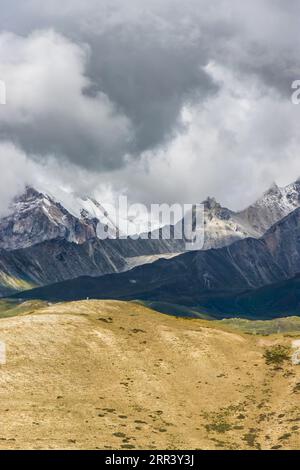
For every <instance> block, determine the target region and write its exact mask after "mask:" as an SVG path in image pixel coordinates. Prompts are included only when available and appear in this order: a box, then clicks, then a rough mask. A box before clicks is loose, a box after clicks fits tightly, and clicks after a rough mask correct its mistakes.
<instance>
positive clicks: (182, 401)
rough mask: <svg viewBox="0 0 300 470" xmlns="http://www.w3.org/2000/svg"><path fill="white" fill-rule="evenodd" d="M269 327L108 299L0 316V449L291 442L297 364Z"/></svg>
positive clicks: (297, 402)
mask: <svg viewBox="0 0 300 470" xmlns="http://www.w3.org/2000/svg"><path fill="white" fill-rule="evenodd" d="M299 338H300V333H298V334H297V333H293V334H290V335H289V334H285V335H283V334H277V335H269V336H260V335H250V334H246V333H242V332H239V331H235V330H231V329H229V327H228V326H221V325H220V323H215V322H208V321H203V320H187V319H182V318H175V317H169V316H167V315H163V314H159V313H156V312H153V311H151V310H149V309H147V308H145V307H143V306H141V305H137V304H134V303H126V302H116V301H83V302H74V303H66V304H64V303H61V304H56V305H50V306H47V305H45V304H36V303H34V304H28V305H27V310H26V309H25V310H24V311H22V313H21V315H19V316H16V317H10V318H2V319H1V320H0V341H1V342H4V343H5V344H6V363H5V364H2V365H1V366H0V412H1V421H0V448H1V449H20V448H22V449H23V448H25V449H97V448H100V449H110V448H112V449H155V448H158V449H260V448H261V449H271V448H278V449H300V366H299V365H293V364H292V361H291V360H289V359H288V360H284V361H283V362H282V365H280V366H276V365H274V364H272V363H269V364H268V363H267V362H266V359H265V357H264V354H265V352H266V351H268V350H269V349H270V348H271V347H272V345H274V344H281V345H284V346H287V347H290V346H291V344H292V343H293V342H295V341H297V339H299Z"/></svg>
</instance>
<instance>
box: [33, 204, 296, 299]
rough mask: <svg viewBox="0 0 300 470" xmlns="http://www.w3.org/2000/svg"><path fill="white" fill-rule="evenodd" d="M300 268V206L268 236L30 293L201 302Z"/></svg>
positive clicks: (273, 280) (272, 280)
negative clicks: (206, 297)
mask: <svg viewBox="0 0 300 470" xmlns="http://www.w3.org/2000/svg"><path fill="white" fill-rule="evenodd" d="M299 271H300V208H299V209H296V210H295V211H294V212H293V213H292V214H290V215H288V216H287V217H286V218H285V219H283V220H282V221H280V222H279V223H277V224H275V225H274V226H273V227H272V228H271V229H270V230H269V231H268V232H267V233H266V235H265V236H263V237H262V238H261V239H259V240H256V239H253V238H247V239H245V240H241V241H238V242H236V243H233V244H232V245H230V246H228V247H223V248H220V249H212V250H207V251H198V252H189V253H185V254H182V255H179V256H177V257H175V258H172V259H170V260H159V261H157V262H155V263H153V264H152V265H144V266H139V267H137V268H135V269H133V270H131V271H128V272H125V273H121V274H112V275H108V276H103V277H101V278H97V279H92V278H81V279H75V280H74V281H67V282H64V283H61V284H58V285H53V286H49V288H44V289H43V288H42V289H38V290H37V291H36V292H32V293H30V292H28V293H26V294H25V297H26V298H28V297H29V298H32V297H34V296H38V298H50V299H51V298H52V299H63V300H74V299H81V298H85V297H87V296H90V297H95V298H117V299H144V300H156V301H157V300H160V301H169V302H172V303H178V304H180V303H181V304H185V305H197V304H199V303H200V302H201V296H203V295H204V294H207V293H213V294H214V295H218V292H219V293H220V292H223V293H224V292H227V293H230V292H234V291H239V290H243V289H249V288H251V289H254V288H258V287H261V286H265V285H269V284H272V283H276V282H279V281H282V280H285V279H289V278H292V277H294V276H295V275H296V274H297V273H298V272H299Z"/></svg>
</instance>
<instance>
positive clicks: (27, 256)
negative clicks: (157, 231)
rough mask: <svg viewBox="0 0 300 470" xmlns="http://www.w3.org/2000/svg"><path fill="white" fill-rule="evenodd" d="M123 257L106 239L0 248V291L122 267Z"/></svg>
mask: <svg viewBox="0 0 300 470" xmlns="http://www.w3.org/2000/svg"><path fill="white" fill-rule="evenodd" d="M125 266H126V261H125V260H124V258H123V257H122V256H121V255H120V254H119V252H118V251H117V250H115V249H114V247H113V246H112V245H111V244H109V243H107V241H105V240H103V241H101V240H98V239H93V240H89V241H87V242H85V243H82V244H76V243H70V242H67V241H66V240H64V239H56V240H49V241H45V242H43V243H40V244H37V245H34V246H32V247H29V248H25V249H24V248H23V249H19V250H14V251H5V250H1V251H0V284H1V287H0V293H1V294H2V295H7V294H8V293H10V292H11V291H12V290H16V289H19V290H22V289H26V288H27V289H29V288H32V287H35V286H40V285H46V284H50V283H53V282H59V281H63V280H65V279H73V278H76V277H79V276H83V275H87V276H100V275H102V274H106V273H113V272H118V271H122V270H123V269H124V268H125Z"/></svg>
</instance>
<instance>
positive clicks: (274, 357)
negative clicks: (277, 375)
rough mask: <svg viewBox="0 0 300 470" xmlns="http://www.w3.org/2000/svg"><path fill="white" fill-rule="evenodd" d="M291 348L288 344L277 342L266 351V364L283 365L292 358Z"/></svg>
mask: <svg viewBox="0 0 300 470" xmlns="http://www.w3.org/2000/svg"><path fill="white" fill-rule="evenodd" d="M290 354H291V350H290V348H289V347H288V346H284V345H282V344H276V345H275V346H272V347H270V348H268V349H266V351H265V353H264V358H265V361H266V364H268V365H274V366H281V365H282V364H283V363H284V362H285V361H288V360H289V359H290Z"/></svg>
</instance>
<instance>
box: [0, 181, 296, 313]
mask: <svg viewBox="0 0 300 470" xmlns="http://www.w3.org/2000/svg"><path fill="white" fill-rule="evenodd" d="M203 204H204V246H203V250H201V251H191V252H186V251H185V243H184V240H177V239H176V238H175V236H174V234H176V231H177V228H178V226H179V224H182V223H184V220H183V221H178V222H177V224H176V225H175V226H174V227H171V233H172V234H173V236H172V237H171V238H170V239H169V240H164V239H158V240H157V239H151V236H152V235H153V234H151V233H149V234H148V237H147V239H143V240H141V239H137V240H133V239H116V240H113V239H106V240H100V239H99V238H98V233H99V232H98V230H99V226H100V225H101V224H102V226H101V227H100V228H101V230H103V229H104V230H109V231H116V230H118V227H116V226H115V225H114V223H113V222H112V220H111V219H110V216H109V214H107V213H106V211H105V209H104V208H103V206H102V205H101V203H99V202H97V201H95V200H94V199H92V198H86V197H84V198H81V199H80V201H79V203H78V206H77V207H75V208H74V205H73V206H72V209H70V205H69V206H68V205H67V204H64V201H63V198H62V200H57V198H55V197H53V196H50V195H49V194H46V193H44V192H41V191H37V190H35V189H34V188H26V191H25V193H24V194H23V195H21V196H19V197H17V198H16V199H15V200H14V201H13V203H12V205H11V208H10V212H9V214H8V215H6V216H5V217H4V218H2V219H0V293H1V294H2V296H7V295H11V294H14V293H16V292H21V293H20V294H17V295H18V296H19V297H20V296H21V297H22V298H33V297H36V296H38V297H39V298H47V299H51V300H66V299H68V300H74V299H82V298H86V297H93V298H117V299H126V300H128V299H129V300H130V299H139V300H142V301H145V302H156V303H158V304H164V305H166V304H167V305H169V306H170V311H171V310H172V305H173V306H174V305H182V306H187V307H193V308H200V307H201V308H202V309H203V311H205V312H208V313H210V314H212V315H221V316H222V315H225V316H226V315H229V314H230V311H231V309H235V311H234V312H233V310H232V313H237V314H238V313H240V314H242V315H247V314H249V315H250V314H253V315H255V312H258V313H259V315H262V309H264V306H263V303H261V302H258V301H255V300H253V299H252V300H251V301H250V300H245V299H249V298H250V297H251V296H253V295H254V291H257V290H259V289H262V288H264V286H271V285H273V284H276V283H281V282H285V283H286V284H285V286H284V289H285V291H286V289H287V287H286V286H287V284H288V283H289V282H291V283H293V285H295V282H296V281H295V279H297V278H295V276H297V274H298V273H299V272H300V208H299V207H300V181H299V180H297V181H296V182H294V183H292V184H290V185H288V186H286V187H284V188H280V187H278V186H277V185H275V184H274V185H272V187H271V188H270V189H269V190H268V191H266V192H265V193H264V194H263V196H262V197H261V198H260V199H259V200H257V201H256V202H255V203H254V204H253V205H251V206H249V207H248V208H246V209H245V210H243V211H240V212H234V211H231V210H230V209H227V208H224V207H222V206H221V205H220V204H219V203H218V202H217V201H216V200H215V199H214V198H207V199H206V200H205V201H204V202H203ZM65 206H67V207H68V209H67V208H66V207H65ZM166 229H167V230H169V227H163V228H162V229H161V231H160V234H161V233H163V231H164V230H166ZM156 235H157V234H156ZM39 287H40V288H39ZM35 288H37V289H35ZM31 289H32V290H31ZM279 290H280V289H279ZM249 295H250V297H249ZM262 298H265V297H264V296H261V295H260V296H259V299H262ZM241 299H243V300H241ZM250 305H252V306H253V305H254V306H256V307H255V308H254V310H253V309H252V310H251V308H250ZM164 308H165V307H164ZM266 308H267V306H266ZM268 308H270V305H269V306H268ZM272 308H273V310H274V312H275V310H276V308H275V305H273V307H272ZM293 308H295V307H293ZM271 310H272V309H271ZM299 313H300V312H299ZM274 314H275V313H274ZM266 315H267V313H266Z"/></svg>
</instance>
